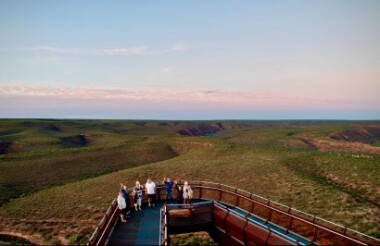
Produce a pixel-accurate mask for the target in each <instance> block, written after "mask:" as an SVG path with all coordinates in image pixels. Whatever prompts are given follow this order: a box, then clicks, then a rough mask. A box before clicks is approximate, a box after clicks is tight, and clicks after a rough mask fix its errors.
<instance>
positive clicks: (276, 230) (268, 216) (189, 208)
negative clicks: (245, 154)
mask: <svg viewBox="0 0 380 246" xmlns="http://www.w3.org/2000/svg"><path fill="white" fill-rule="evenodd" d="M189 184H190V186H191V188H192V189H193V192H194V195H193V197H194V199H192V202H191V204H177V203H176V200H171V201H169V202H166V201H164V200H163V199H162V198H164V197H165V187H164V186H157V198H158V199H157V201H156V206H155V207H146V206H144V207H143V209H142V211H138V212H132V215H131V218H128V219H127V222H126V223H121V222H120V221H119V218H120V216H119V209H118V208H117V203H116V199H114V200H113V201H112V203H111V206H110V207H109V209H108V210H107V212H106V214H105V215H104V217H103V218H102V220H101V222H100V223H99V225H98V227H97V228H96V230H95V231H94V233H93V234H92V236H91V238H90V240H89V242H88V245H90V246H91V245H170V236H171V235H175V234H179V233H189V232H197V231H206V232H208V233H209V234H210V236H211V237H212V238H213V239H214V240H215V241H216V242H218V243H219V244H221V245H327V244H328V245H379V244H380V240H378V239H376V238H374V237H371V236H368V235H365V234H363V233H360V232H358V231H355V230H352V229H349V228H346V227H342V226H340V225H337V224H335V223H333V222H330V221H327V220H324V219H322V218H319V217H317V216H313V215H310V214H307V213H304V212H301V211H299V210H297V209H294V208H290V207H288V206H285V205H283V204H280V203H277V202H274V201H270V200H268V199H265V198H263V197H261V196H258V195H255V194H252V193H249V192H246V191H243V190H240V189H237V188H234V187H231V186H227V185H223V184H218V183H213V182H205V181H199V182H189ZM173 195H174V197H175V196H176V195H177V194H176V193H175V192H174V194H173ZM130 199H131V205H132V204H133V199H132V197H130ZM146 200H147V198H146V197H144V200H143V202H146Z"/></svg>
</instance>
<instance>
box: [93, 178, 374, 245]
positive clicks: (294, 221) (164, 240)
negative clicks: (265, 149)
mask: <svg viewBox="0 0 380 246" xmlns="http://www.w3.org/2000/svg"><path fill="white" fill-rule="evenodd" d="M179 183H180V184H182V182H179ZM189 184H190V186H191V187H192V189H193V193H194V194H193V198H198V199H205V200H211V201H218V202H223V203H224V204H229V205H232V206H236V207H238V208H240V209H242V210H244V211H245V212H247V213H250V214H252V215H255V216H257V217H259V218H262V219H263V220H265V223H266V224H268V225H269V224H275V225H276V226H279V227H281V228H283V229H284V230H285V231H286V233H285V234H284V235H285V236H287V235H286V234H287V233H295V234H298V235H300V236H302V237H304V238H306V239H308V240H309V241H310V242H311V243H316V244H323V245H325V244H334V245H379V244H380V240H379V239H377V238H374V237H371V236H368V235H366V234H364V233H360V232H358V231H355V230H352V229H349V228H346V227H343V226H341V225H338V224H336V223H333V222H330V221H327V220H325V219H322V218H320V217H318V216H315V215H310V214H308V213H305V212H302V211H299V210H297V209H295V208H291V207H288V206H286V205H283V204H281V203H278V202H275V201H271V200H269V199H266V198H264V197H261V196H258V195H255V194H253V193H250V192H247V191H244V190H241V189H238V188H235V187H232V186H228V185H223V184H219V183H214V182H207V181H190V182H189ZM164 192H165V187H164V186H162V185H159V186H157V196H158V199H160V198H161V197H165V196H164ZM131 199H132V198H131ZM144 201H146V197H145V196H144V199H143V202H144ZM114 203H115V204H116V201H115V200H114V201H113V203H112V204H111V206H110V208H109V209H108V210H107V212H106V215H105V216H104V217H103V219H102V220H101V222H100V223H99V226H98V227H97V229H96V230H95V231H94V233H93V235H92V236H91V238H90V240H89V242H88V245H101V244H102V243H101V242H105V241H104V240H107V239H104V238H108V237H109V233H110V232H111V229H112V227H113V225H114V224H115V223H116V220H117V216H116V219H115V220H110V219H111V218H114V217H112V215H114V214H116V213H117V210H118V209H117V205H116V206H115V205H114ZM131 204H132V203H131ZM163 209H164V210H162V211H161V218H160V220H161V221H160V223H161V227H160V228H161V232H159V233H160V243H161V244H162V245H168V244H169V240H170V239H169V238H168V237H169V236H168V224H167V218H166V217H167V216H166V214H167V212H168V211H167V208H166V207H165V206H164V208H163ZM115 211H116V212H115ZM105 220H106V221H107V220H109V221H108V222H107V223H105V222H104V221H105ZM285 238H286V237H285Z"/></svg>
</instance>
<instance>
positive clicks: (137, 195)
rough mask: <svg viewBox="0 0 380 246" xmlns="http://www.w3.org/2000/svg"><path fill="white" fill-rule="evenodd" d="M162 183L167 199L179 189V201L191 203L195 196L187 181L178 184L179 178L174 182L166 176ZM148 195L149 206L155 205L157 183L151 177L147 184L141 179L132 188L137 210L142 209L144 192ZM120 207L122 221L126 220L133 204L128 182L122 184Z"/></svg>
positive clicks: (119, 199) (118, 198)
mask: <svg viewBox="0 0 380 246" xmlns="http://www.w3.org/2000/svg"><path fill="white" fill-rule="evenodd" d="M162 184H164V185H165V192H166V201H169V200H172V199H173V197H172V194H173V190H176V191H177V195H176V199H177V203H183V202H184V203H190V202H191V199H192V198H193V190H192V189H191V187H190V185H189V183H188V182H187V181H185V182H184V184H183V186H181V185H180V184H178V182H177V180H175V181H174V182H173V181H172V180H171V179H170V178H166V177H164V179H163V181H162ZM144 190H145V194H146V195H147V197H148V207H154V206H155V199H156V192H157V190H156V184H155V183H154V182H153V181H152V180H151V179H150V178H149V179H148V180H147V181H146V184H145V185H144V186H142V185H141V184H140V182H139V181H136V183H135V186H134V187H133V189H132V197H133V203H134V204H133V206H134V208H135V211H136V212H137V211H140V210H141V205H142V199H143V193H144ZM117 204H118V208H119V210H120V211H121V213H120V219H121V221H122V222H126V217H127V216H128V215H129V214H130V213H131V204H130V199H129V193H128V187H127V185H126V184H122V183H121V184H120V191H119V195H118V197H117Z"/></svg>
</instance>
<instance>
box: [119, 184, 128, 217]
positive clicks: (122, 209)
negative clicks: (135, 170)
mask: <svg viewBox="0 0 380 246" xmlns="http://www.w3.org/2000/svg"><path fill="white" fill-rule="evenodd" d="M126 206H127V205H126V204H125V199H124V197H123V192H121V191H119V195H118V197H117V207H118V209H119V210H120V220H121V222H126V220H125V208H126Z"/></svg>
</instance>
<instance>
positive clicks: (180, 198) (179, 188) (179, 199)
mask: <svg viewBox="0 0 380 246" xmlns="http://www.w3.org/2000/svg"><path fill="white" fill-rule="evenodd" d="M174 189H176V191H177V203H178V204H181V203H182V202H183V192H182V186H180V185H179V184H178V181H177V180H174Z"/></svg>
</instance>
